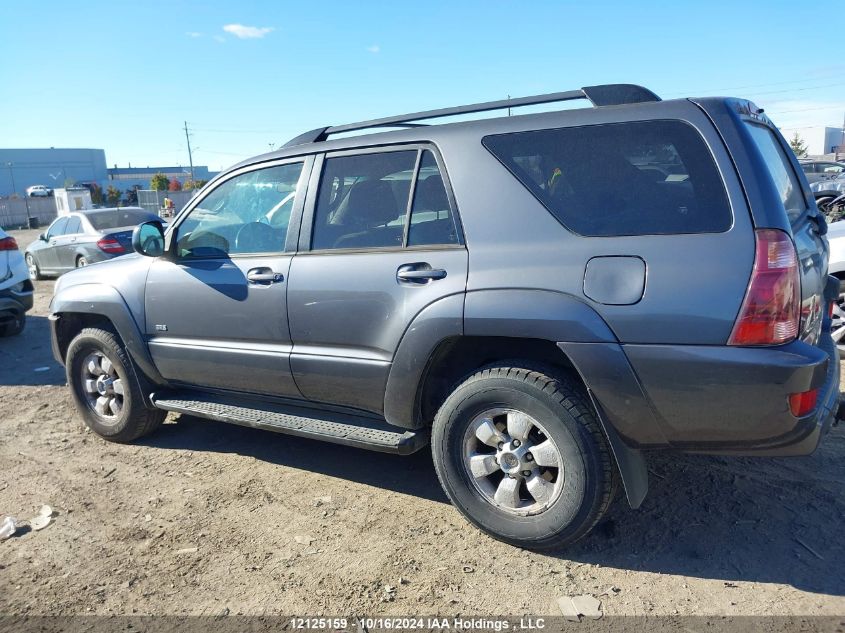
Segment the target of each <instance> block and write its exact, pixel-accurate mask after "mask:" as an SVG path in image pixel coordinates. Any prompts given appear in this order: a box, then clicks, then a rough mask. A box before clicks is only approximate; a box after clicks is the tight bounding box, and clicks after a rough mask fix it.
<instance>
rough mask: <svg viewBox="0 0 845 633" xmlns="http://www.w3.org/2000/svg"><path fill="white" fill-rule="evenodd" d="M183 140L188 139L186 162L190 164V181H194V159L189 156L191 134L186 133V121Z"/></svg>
mask: <svg viewBox="0 0 845 633" xmlns="http://www.w3.org/2000/svg"><path fill="white" fill-rule="evenodd" d="M185 140H186V141H188V164H190V166H191V182H193V181H194V159H193V157H192V156H191V135H190V134H188V122H187V121H185Z"/></svg>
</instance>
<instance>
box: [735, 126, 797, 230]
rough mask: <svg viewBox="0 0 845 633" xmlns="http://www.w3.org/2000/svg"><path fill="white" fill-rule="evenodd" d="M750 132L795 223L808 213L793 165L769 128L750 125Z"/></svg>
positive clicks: (788, 213) (790, 217)
mask: <svg viewBox="0 0 845 633" xmlns="http://www.w3.org/2000/svg"><path fill="white" fill-rule="evenodd" d="M747 125H748V131H749V132H750V133H751V140H753V141H754V144H755V145H756V146H757V149H758V150H759V152H760V154H761V155H762V157H763V161H765V163H766V167H767V168H768V170H769V174H771V176H772V181H773V182H774V185H775V188H776V189H777V191H778V194H779V195H780V199H781V202H783V207H784V209H786V214H787V215H788V216H789V219H790V221H794V220H796V219H797V218H799V217H801V215H802V214H803V213H804V212H805V211H807V203H806V201H805V200H804V192H803V191H802V190H801V184H800V183H799V181H798V177H797V176H796V175H795V171H794V170H793V169H792V164H791V163H790V160H789V158H787V156H786V153H785V152H784V150H783V147H782V146H781V144H780V142H779V141H778V139H777V137H776V136H775V134H774V132H772V131H771V130H770V129H769V128H767V127H766V126H764V125H759V124H757V123H748V124H747Z"/></svg>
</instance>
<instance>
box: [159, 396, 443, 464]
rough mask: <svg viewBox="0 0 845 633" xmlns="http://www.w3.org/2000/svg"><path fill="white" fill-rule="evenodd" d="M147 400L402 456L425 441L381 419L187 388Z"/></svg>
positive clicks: (424, 436)
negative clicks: (236, 397)
mask: <svg viewBox="0 0 845 633" xmlns="http://www.w3.org/2000/svg"><path fill="white" fill-rule="evenodd" d="M150 399H151V400H152V402H153V404H154V405H155V406H156V407H158V408H159V409H163V410H165V411H173V412H175V413H184V414H185V415H194V416H197V417H200V418H208V419H210V420H217V421H218V422H227V423H229V424H238V425H240V426H251V427H254V428H257V429H265V430H267V431H276V432H277V433H287V434H289V435H298V436H300V437H308V438H311V439H315V440H322V441H324V442H331V443H333V444H344V445H346V446H355V447H357V448H366V449H369V450H371V451H379V452H382V453H396V454H398V455H408V454H410V453H413V452H416V451H418V450H419V449H421V448H422V447H423V446H425V445H426V444H428V434H427V432H425V431H422V430H421V431H418V432H414V431H409V430H405V429H400V428H399V427H395V426H390V425H389V424H387V423H386V422H383V421H379V420H375V419H371V418H367V417H364V416H356V415H352V414H342V413H336V412H334V411H324V410H317V409H310V408H306V407H297V406H293V405H290V406H289V405H282V404H276V403H269V402H261V401H257V400H247V399H235V398H232V397H229V396H223V395H218V394H213V393H207V392H203V391H193V390H190V391H188V390H182V391H160V392H156V393H154V394H152V395H151V396H150Z"/></svg>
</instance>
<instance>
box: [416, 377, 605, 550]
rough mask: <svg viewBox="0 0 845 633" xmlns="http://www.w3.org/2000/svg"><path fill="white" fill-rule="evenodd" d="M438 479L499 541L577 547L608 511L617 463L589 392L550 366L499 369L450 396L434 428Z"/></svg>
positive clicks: (460, 507)
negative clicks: (581, 539) (589, 397)
mask: <svg viewBox="0 0 845 633" xmlns="http://www.w3.org/2000/svg"><path fill="white" fill-rule="evenodd" d="M432 453H433V456H434V465H435V469H436V470H437V475H438V477H439V479H440V483H441V484H442V485H443V488H444V490H445V491H446V494H447V495H448V496H449V499H450V500H451V501H452V503H453V504H454V505H455V506H456V507H457V509H458V510H459V511H460V512H461V513H462V514H463V515H464V516H465V517H466V518H467V519H469V521H471V522H472V523H474V524H475V525H476V526H478V527H479V528H481V529H482V530H483V531H485V532H487V533H488V534H490V535H491V536H493V537H494V538H497V539H499V540H502V541H506V542H508V543H511V544H513V545H518V546H520V547H525V548H529V549H548V548H552V547H560V546H564V545H569V544H571V543H574V542H575V541H577V540H578V539H579V538H581V537H583V536H584V535H585V534H587V533H588V532H589V531H590V530H591V529H592V528H593V526H594V525H595V524H596V523H597V522H598V521H599V520H600V519H601V517H602V516H603V515H604V514H605V512H606V511H607V508H608V506H609V505H610V501H611V498H612V493H613V490H614V479H615V476H616V474H615V465H614V462H613V459H612V457H611V453H610V448H609V446H608V443H607V440H606V438H605V436H604V434H603V432H602V430H601V428H600V427H599V423H598V420H597V418H596V415H595V411H594V410H593V407H592V405H591V403H590V402H589V399H588V397H587V396H586V395H585V394H583V393H582V391H581V390H579V389H578V388H576V386H575V384H574V383H572V382H570V381H569V380H568V379H567V378H564V377H563V376H557V375H555V373H554V372H553V371H551V370H546V369H543V370H539V371H538V370H534V369H527V368H521V367H513V366H503V365H495V366H490V367H488V368H485V369H483V370H481V371H479V372H478V373H476V374H474V375H472V376H470V377H469V378H468V379H466V380H465V381H464V382H463V383H462V384H461V385H460V386H458V387H457V389H455V391H454V392H453V393H452V394H451V395H450V396H449V397H448V398H447V399H446V402H444V403H443V406H442V407H441V408H440V410H439V411H438V413H437V416H436V417H435V421H434V426H433V428H432Z"/></svg>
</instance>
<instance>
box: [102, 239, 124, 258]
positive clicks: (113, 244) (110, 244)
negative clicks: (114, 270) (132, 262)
mask: <svg viewBox="0 0 845 633" xmlns="http://www.w3.org/2000/svg"><path fill="white" fill-rule="evenodd" d="M97 248H99V249H100V250H101V251H103V252H104V253H112V254H115V253H123V252H125V250H126V249H124V248H123V245H122V244H121V243H120V242H118V241H117V240H116V239H114V238H113V237H104V238H102V239H101V240H99V241H98V242H97Z"/></svg>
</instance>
